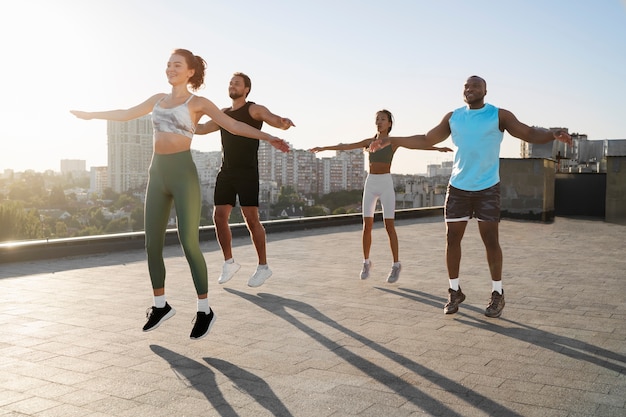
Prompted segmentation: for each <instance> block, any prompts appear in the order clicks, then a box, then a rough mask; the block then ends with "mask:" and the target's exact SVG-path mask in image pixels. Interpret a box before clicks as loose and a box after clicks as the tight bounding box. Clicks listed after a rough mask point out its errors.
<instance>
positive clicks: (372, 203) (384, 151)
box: [309, 109, 452, 283]
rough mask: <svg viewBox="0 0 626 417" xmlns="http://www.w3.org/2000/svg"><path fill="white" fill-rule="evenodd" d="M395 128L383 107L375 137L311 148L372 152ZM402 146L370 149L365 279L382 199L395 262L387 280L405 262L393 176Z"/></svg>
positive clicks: (391, 280)
mask: <svg viewBox="0 0 626 417" xmlns="http://www.w3.org/2000/svg"><path fill="white" fill-rule="evenodd" d="M392 127H393V115H392V114H391V112H390V111H389V110H384V109H383V110H380V111H378V112H376V128H377V133H376V135H375V136H374V137H372V138H368V139H363V140H360V141H358V142H352V143H340V144H338V145H332V146H321V147H316V148H312V149H309V150H310V151H311V152H321V151H332V150H336V151H348V150H351V149H359V148H362V149H363V150H364V151H368V148H369V146H370V144H371V143H372V142H373V141H374V140H376V139H378V138H386V137H387V136H389V132H391V128H392ZM399 147H400V146H396V145H390V146H386V147H384V148H381V149H379V150H377V151H376V152H368V155H369V173H368V174H367V178H366V179H365V187H364V190H363V203H362V210H363V267H362V268H361V274H360V277H361V279H367V278H369V276H370V270H371V268H372V262H371V261H370V259H369V258H370V249H371V246H372V228H373V226H374V210H375V209H376V202H377V201H379V200H380V204H381V206H382V208H383V221H384V222H385V230H386V231H387V236H388V237H389V246H391V255H392V257H393V263H392V264H391V271H390V272H389V274H388V275H387V282H388V283H394V282H396V281H397V280H398V279H399V278H400V271H401V270H402V265H401V264H400V258H399V256H400V255H399V248H398V235H397V234H396V228H395V210H396V193H395V190H394V187H393V179H392V178H391V161H392V160H393V155H394V153H395V152H396V150H397V149H398V148H399ZM430 150H437V151H440V152H449V151H451V150H452V149H450V148H438V147H434V146H433V147H432V148H431V149H430Z"/></svg>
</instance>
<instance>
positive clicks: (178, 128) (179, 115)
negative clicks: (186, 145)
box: [152, 94, 196, 139]
mask: <svg viewBox="0 0 626 417" xmlns="http://www.w3.org/2000/svg"><path fill="white" fill-rule="evenodd" d="M193 96H194V95H193V94H192V95H190V96H189V98H188V99H187V100H186V101H185V102H184V103H183V104H180V105H178V106H176V107H172V108H171V109H164V108H163V107H161V106H160V105H159V103H161V101H162V100H163V99H164V98H165V97H167V96H163V97H162V98H161V100H159V101H157V102H156V104H155V105H154V108H153V109H152V128H153V129H154V131H155V132H167V133H176V134H178V135H183V136H186V137H188V138H189V139H191V138H193V134H194V133H195V131H196V126H195V125H194V124H193V123H192V122H191V115H190V114H189V108H188V107H187V104H188V103H189V101H190V100H191V99H192V98H193Z"/></svg>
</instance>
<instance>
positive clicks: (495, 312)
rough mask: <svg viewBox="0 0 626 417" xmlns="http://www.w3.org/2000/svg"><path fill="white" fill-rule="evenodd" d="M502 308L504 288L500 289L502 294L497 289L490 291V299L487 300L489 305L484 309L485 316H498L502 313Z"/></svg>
mask: <svg viewBox="0 0 626 417" xmlns="http://www.w3.org/2000/svg"><path fill="white" fill-rule="evenodd" d="M503 309H504V290H502V294H499V293H498V291H494V292H492V293H491V300H489V305H487V308H486V309H485V316H487V317H494V318H496V317H500V316H501V315H502V310H503Z"/></svg>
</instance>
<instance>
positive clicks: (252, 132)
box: [190, 96, 289, 152]
mask: <svg viewBox="0 0 626 417" xmlns="http://www.w3.org/2000/svg"><path fill="white" fill-rule="evenodd" d="M190 104H192V105H193V106H194V110H195V111H198V112H200V113H202V114H206V115H207V116H209V117H210V118H211V119H212V120H213V121H214V122H215V123H217V125H219V126H220V127H223V128H224V129H226V130H228V131H229V132H230V133H233V134H235V135H239V136H245V137H248V138H251V139H257V140H265V141H268V142H269V143H270V144H271V145H272V146H273V147H275V148H276V149H278V150H280V151H283V152H289V144H288V143H287V142H286V141H284V140H283V139H280V138H277V137H276V136H272V135H270V134H268V133H265V132H262V131H260V130H258V129H255V128H253V127H252V126H249V125H247V124H245V123H242V122H239V121H237V120H235V119H233V118H232V117H230V116H228V115H226V114H225V113H224V112H222V111H221V110H220V109H218V108H217V106H216V105H215V104H213V102H212V101H210V100H209V99H207V98H205V97H200V96H196V97H195V98H194V99H193V100H192V102H191V103H190Z"/></svg>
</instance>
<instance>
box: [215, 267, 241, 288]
mask: <svg viewBox="0 0 626 417" xmlns="http://www.w3.org/2000/svg"><path fill="white" fill-rule="evenodd" d="M240 269H241V265H239V266H238V267H237V269H235V270H234V271H233V272H232V273H231V274H230V275H227V276H226V277H225V278H222V276H221V275H220V277H219V278H218V279H217V283H218V284H226V283H227V282H228V281H230V280H231V279H232V277H234V276H235V274H236V273H237V272H238V271H239V270H240Z"/></svg>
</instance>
